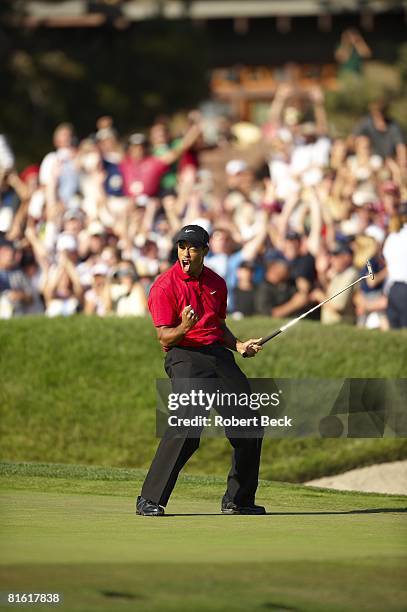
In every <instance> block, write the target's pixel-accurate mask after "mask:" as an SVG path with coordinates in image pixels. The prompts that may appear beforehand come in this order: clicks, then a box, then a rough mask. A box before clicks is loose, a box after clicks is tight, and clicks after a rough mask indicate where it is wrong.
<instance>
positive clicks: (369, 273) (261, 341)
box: [242, 261, 374, 357]
mask: <svg viewBox="0 0 407 612" xmlns="http://www.w3.org/2000/svg"><path fill="white" fill-rule="evenodd" d="M366 266H367V271H368V274H365V275H364V276H361V277H360V278H358V279H357V280H355V281H354V282H353V283H351V284H350V285H347V287H344V288H343V289H341V290H340V291H338V293H335V294H334V295H331V296H330V297H329V298H326V300H324V301H323V302H321V303H320V304H317V305H316V306H313V307H312V308H310V309H309V310H307V312H304V313H303V314H302V315H300V316H299V317H297V318H296V319H293V320H292V321H289V322H288V323H286V324H285V325H283V326H282V327H280V329H276V330H274V331H273V332H272V333H271V334H269V335H268V336H264V338H261V340H260V342H259V343H258V344H260V345H263V344H265V343H266V342H268V341H269V340H271V339H272V338H275V337H276V336H278V335H279V334H281V333H282V332H284V331H286V329H288V328H289V327H292V326H293V325H295V324H296V323H298V321H301V319H304V318H305V317H307V316H308V315H309V314H311V312H314V310H317V309H318V308H321V306H323V305H324V304H326V303H327V302H330V301H331V300H333V299H334V298H336V297H337V296H338V295H340V294H341V293H343V292H344V291H347V290H348V289H350V288H351V287H353V285H356V284H357V283H360V282H361V281H362V280H364V279H365V278H370V279H371V280H373V279H374V273H373V268H372V264H371V263H370V261H367V262H366ZM242 356H243V357H247V353H246V352H245V353H242Z"/></svg>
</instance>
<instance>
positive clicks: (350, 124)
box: [326, 45, 407, 136]
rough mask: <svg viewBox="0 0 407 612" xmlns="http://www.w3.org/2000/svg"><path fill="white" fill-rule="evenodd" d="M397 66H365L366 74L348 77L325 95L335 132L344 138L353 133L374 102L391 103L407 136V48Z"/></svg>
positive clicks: (394, 116) (394, 115)
mask: <svg viewBox="0 0 407 612" xmlns="http://www.w3.org/2000/svg"><path fill="white" fill-rule="evenodd" d="M399 57H400V59H399V62H398V63H397V64H396V65H395V66H391V65H388V64H384V63H382V62H369V63H367V64H366V66H365V69H364V72H363V75H356V74H351V73H349V74H345V75H342V76H341V78H340V81H339V86H338V89H337V90H335V91H328V92H327V93H326V107H327V112H328V116H329V121H330V124H331V125H332V127H333V130H334V133H336V134H340V135H342V136H345V135H347V134H349V133H351V132H352V130H353V128H354V126H355V124H356V122H357V121H358V119H359V118H360V117H361V116H363V115H365V114H366V113H367V111H368V105H369V103H370V102H372V101H373V100H377V99H378V98H385V99H387V100H389V102H390V115H391V116H392V117H393V118H394V119H395V120H396V121H398V122H399V123H400V125H401V127H402V129H403V130H404V131H405V132H406V133H407V115H406V113H405V99H404V97H403V96H404V93H405V91H406V79H407V45H402V46H401V48H400V50H399Z"/></svg>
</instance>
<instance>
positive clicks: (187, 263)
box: [181, 257, 191, 274]
mask: <svg viewBox="0 0 407 612" xmlns="http://www.w3.org/2000/svg"><path fill="white" fill-rule="evenodd" d="M181 264H182V270H183V272H185V273H186V274H188V272H189V271H190V269H191V260H190V259H188V258H187V257H185V258H183V259H182V260H181Z"/></svg>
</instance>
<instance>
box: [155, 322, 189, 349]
mask: <svg viewBox="0 0 407 612" xmlns="http://www.w3.org/2000/svg"><path fill="white" fill-rule="evenodd" d="M187 331H188V330H187V329H186V328H185V326H184V324H183V323H180V324H179V325H177V327H158V328H157V334H158V339H159V341H160V344H161V345H162V346H167V347H169V346H176V345H177V344H179V343H180V342H181V340H183V339H184V336H185V334H186V333H187Z"/></svg>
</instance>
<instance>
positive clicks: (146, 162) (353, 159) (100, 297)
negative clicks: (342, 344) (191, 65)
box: [0, 83, 407, 329]
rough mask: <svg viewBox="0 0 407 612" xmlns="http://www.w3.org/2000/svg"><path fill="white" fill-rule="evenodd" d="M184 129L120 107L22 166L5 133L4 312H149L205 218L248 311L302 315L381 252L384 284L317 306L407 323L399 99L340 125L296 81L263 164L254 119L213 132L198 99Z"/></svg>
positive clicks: (215, 262)
mask: <svg viewBox="0 0 407 612" xmlns="http://www.w3.org/2000/svg"><path fill="white" fill-rule="evenodd" d="M212 121H213V118H212ZM170 126H171V123H170V121H169V120H168V119H167V118H164V117H163V118H160V119H158V120H157V121H156V122H155V123H154V125H153V126H151V128H150V129H149V130H148V132H146V133H133V134H130V135H127V136H126V137H125V136H124V135H119V134H118V132H117V130H116V128H115V125H114V122H113V119H112V118H111V117H107V116H106V117H101V118H99V119H98V120H97V122H96V126H95V132H94V133H93V134H91V135H89V136H87V137H86V138H81V139H78V138H77V135H76V133H75V130H74V127H73V126H72V125H70V124H69V123H65V124H61V125H59V126H58V127H57V128H56V129H55V132H54V137H53V150H52V151H51V152H50V153H48V154H47V155H46V156H45V157H44V159H43V160H42V161H41V163H40V164H39V165H38V166H37V165H32V166H29V167H27V168H25V170H23V171H22V172H20V173H17V171H16V170H15V160H14V156H13V152H12V143H11V144H10V143H8V142H7V140H6V139H5V138H4V136H0V184H1V186H0V197H1V200H0V318H10V317H13V316H17V315H25V314H41V313H45V314H46V315H47V316H50V317H53V316H60V315H63V316H68V315H73V314H75V313H78V312H83V313H85V314H96V315H98V316H107V315H112V314H115V315H118V316H143V315H145V314H147V300H146V298H147V295H148V291H149V288H150V286H151V284H152V282H153V281H154V279H155V278H156V277H157V275H158V274H160V273H161V272H163V271H165V270H166V269H167V268H168V266H170V265H172V263H173V262H174V261H175V259H176V250H175V248H174V244H173V237H174V235H175V233H176V232H177V230H178V229H179V228H180V227H181V226H182V225H185V224H189V223H194V224H198V225H201V226H202V227H204V228H205V229H206V230H207V231H208V232H209V234H210V251H209V254H208V256H207V258H206V265H207V266H209V267H210V268H212V269H213V270H215V271H216V272H217V273H218V274H220V275H221V276H222V277H223V278H225V280H226V282H227V285H228V290H229V302H228V311H229V314H230V315H231V316H233V317H235V318H240V317H246V316H250V315H254V314H257V313H258V314H262V315H268V316H272V317H275V318H289V317H294V316H298V314H300V313H301V312H304V310H305V309H308V308H310V307H311V306H312V305H314V304H316V303H318V302H320V301H322V300H324V299H325V298H326V297H327V296H329V295H332V294H333V293H334V292H336V291H338V290H339V289H341V288H343V287H344V286H346V285H348V284H349V283H351V282H353V281H354V280H355V279H357V278H358V277H359V276H360V275H361V274H365V273H366V260H367V259H370V261H371V262H372V265H373V269H374V272H375V279H374V281H370V280H369V281H365V282H362V283H361V284H360V285H357V286H356V287H355V288H354V289H353V291H352V290H350V291H347V292H345V293H343V294H342V295H341V296H340V297H338V298H336V299H335V300H333V301H332V302H330V303H328V304H326V305H325V306H323V307H322V309H321V310H317V311H315V318H317V319H320V320H321V321H322V323H324V324H333V323H339V322H347V323H354V324H358V325H360V326H366V327H369V328H381V329H387V328H388V327H389V326H390V327H394V328H398V327H406V326H407V208H406V203H405V201H406V196H407V190H406V189H407V184H406V174H405V171H406V149H405V145H404V143H403V138H402V134H401V131H400V129H399V127H398V125H397V124H396V123H395V122H394V121H392V120H391V119H390V118H389V116H388V114H387V109H386V106H385V104H384V103H383V102H381V101H377V102H375V103H373V104H372V105H371V107H370V108H369V112H368V114H367V115H366V116H365V117H363V118H361V120H360V122H359V123H358V124H357V125H355V129H354V131H353V133H352V134H348V135H347V136H346V137H332V135H331V134H330V126H329V125H328V122H327V118H326V113H325V104H324V96H323V92H322V91H321V89H320V88H318V87H314V88H312V89H310V90H309V91H308V92H306V93H305V94H304V92H301V95H299V93H298V92H297V91H295V89H293V87H292V86H290V85H288V84H284V83H283V84H282V85H280V87H279V88H278V90H277V92H276V94H275V97H274V100H273V102H272V104H271V107H270V111H269V118H268V121H267V123H266V124H265V125H263V126H262V127H261V128H260V129H259V128H257V130H258V133H259V134H260V139H259V142H257V145H258V147H260V149H261V152H262V162H261V163H256V165H254V164H252V163H251V161H250V159H248V155H247V152H246V153H245V154H244V155H243V153H242V151H243V149H242V144H244V143H242V142H241V141H239V140H238V141H236V136H234V135H233V134H236V133H239V134H243V135H244V134H248V133H249V134H252V132H253V130H252V131H250V129H249V128H250V126H247V125H243V126H242V125H241V126H240V128H241V129H240V131H239V130H237V131H236V130H234V127H236V126H233V125H232V124H231V122H229V121H228V120H226V119H225V118H224V117H218V118H217V123H216V125H215V127H214V125H212V140H211V142H210V143H209V142H208V140H207V139H206V137H205V133H206V127H207V126H206V127H205V121H204V119H203V118H202V116H201V115H200V113H199V112H197V111H191V112H190V113H189V114H188V116H187V118H186V120H185V124H184V128H183V130H182V131H181V132H180V131H179V129H178V130H177V132H178V133H176V134H173V133H172V130H171V127H170ZM251 127H253V126H251ZM214 132H215V133H216V134H217V137H216V138H215V140H214V139H213V133H214ZM243 140H244V136H243ZM217 147H221V148H223V151H227V156H228V159H227V160H226V162H225V163H224V164H223V166H222V167H221V168H220V169H218V170H219V172H220V174H221V176H222V180H223V190H221V191H219V189H215V187H214V185H215V181H214V176H213V172H212V171H211V170H209V169H208V167H207V166H205V165H203V164H202V154H203V152H205V151H208V149H211V152H212V153H213V154H214V155H215V157H216V148H217ZM257 150H258V149H257ZM249 157H250V156H249Z"/></svg>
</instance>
